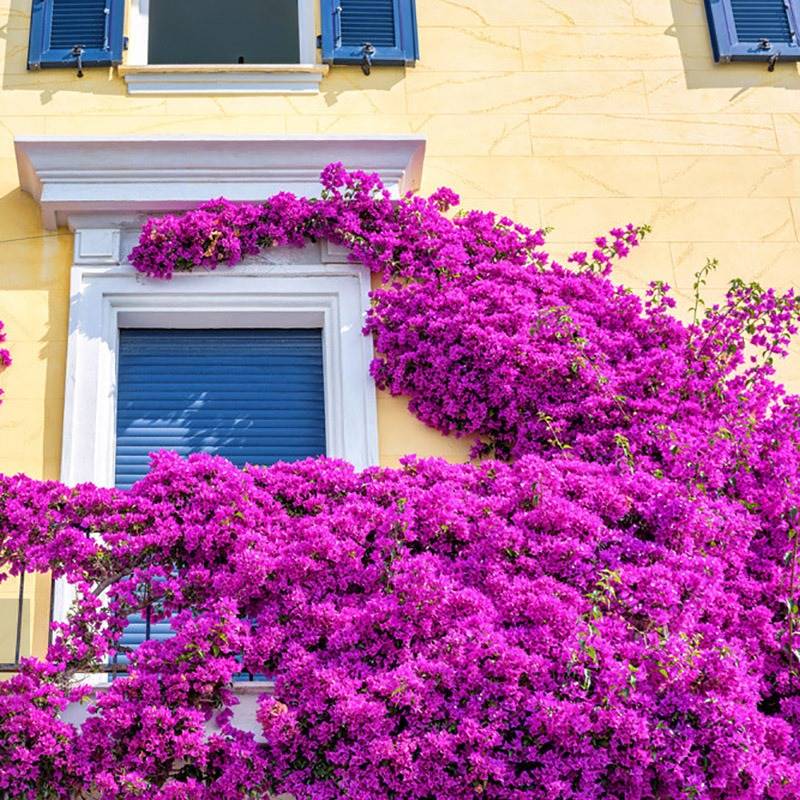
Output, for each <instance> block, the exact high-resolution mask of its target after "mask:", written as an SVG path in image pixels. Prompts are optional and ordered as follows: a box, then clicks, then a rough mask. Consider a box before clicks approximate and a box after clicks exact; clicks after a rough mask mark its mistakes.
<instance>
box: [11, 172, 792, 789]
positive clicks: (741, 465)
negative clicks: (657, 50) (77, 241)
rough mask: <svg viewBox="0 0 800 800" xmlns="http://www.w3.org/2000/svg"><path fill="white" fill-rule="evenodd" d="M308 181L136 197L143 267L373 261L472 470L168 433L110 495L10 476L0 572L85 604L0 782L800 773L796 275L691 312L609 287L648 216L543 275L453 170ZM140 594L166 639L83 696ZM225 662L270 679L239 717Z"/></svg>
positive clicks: (489, 781) (63, 626) (544, 258)
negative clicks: (181, 209) (253, 198)
mask: <svg viewBox="0 0 800 800" xmlns="http://www.w3.org/2000/svg"><path fill="white" fill-rule="evenodd" d="M322 181H323V194H322V197H321V198H320V199H315V200H309V199H303V198H297V197H294V196H292V195H288V194H282V195H277V196H275V197H273V198H270V199H269V200H267V201H265V202H264V203H263V204H260V205H252V204H245V205H242V204H233V203H229V202H226V201H224V200H215V201H212V202H210V203H207V204H205V205H204V206H202V207H200V208H199V209H197V210H196V211H193V212H190V213H188V214H185V215H181V216H168V217H162V218H158V219H153V220H151V221H150V222H148V223H147V224H146V225H145V227H144V229H143V232H142V238H141V240H140V243H139V245H138V246H137V247H136V248H135V250H134V251H133V253H132V255H131V261H132V263H133V264H134V266H135V267H136V268H137V269H138V270H140V271H141V272H143V273H145V274H147V275H149V276H151V277H153V278H169V277H170V276H171V275H172V274H173V273H174V272H175V271H185V270H192V269H215V268H219V267H222V266H223V265H233V264H235V263H236V262H238V261H240V260H242V259H244V258H246V257H247V256H250V255H255V254H256V253H258V252H259V251H260V250H261V249H263V248H266V247H274V246H303V245H304V244H305V243H306V242H308V241H310V240H314V239H320V238H326V239H329V240H331V241H333V242H335V243H337V244H340V245H344V246H345V247H348V248H349V249H350V251H351V253H352V257H353V259H354V260H355V261H357V262H359V263H362V264H364V265H365V266H366V267H367V268H368V269H370V270H371V271H373V272H375V273H377V274H378V275H380V276H381V277H382V279H383V283H382V287H381V288H380V289H377V290H375V291H374V292H373V295H372V300H373V302H372V307H371V310H370V312H369V315H368V318H367V320H366V322H365V333H366V334H368V335H371V336H373V338H374V341H375V345H376V352H377V356H376V359H375V361H374V363H373V365H372V374H373V376H374V378H375V380H376V382H377V384H378V386H379V387H381V388H382V389H385V390H387V391H390V392H392V393H394V394H397V395H405V396H407V397H408V398H409V407H410V410H411V412H412V413H413V414H415V415H416V416H417V417H418V418H419V419H421V420H422V421H424V422H425V423H426V424H428V425H430V426H432V427H433V428H435V429H437V430H439V431H441V432H442V433H445V434H452V435H456V436H465V437H469V438H470V440H471V441H472V442H473V443H474V447H473V455H474V456H475V460H474V461H473V462H472V463H470V464H461V465H454V464H448V463H445V462H444V461H442V460H439V459H427V460H424V459H417V458H415V457H413V456H409V457H407V458H406V459H404V461H403V463H402V466H401V467H399V468H397V469H381V468H372V469H368V470H366V471H364V472H361V473H357V472H355V471H354V470H353V468H352V467H351V466H349V465H347V464H345V463H342V462H340V461H335V460H331V459H326V458H319V459H313V460H308V461H303V462H300V463H295V464H278V465H275V466H273V467H269V468H265V467H259V466H255V465H254V466H250V467H247V468H245V469H243V470H240V469H237V468H235V467H234V466H232V465H231V464H230V463H229V462H227V461H224V460H223V459H220V458H215V457H212V456H208V455H194V456H190V457H189V458H188V459H181V458H179V457H178V456H176V455H175V454H173V453H169V452H161V453H158V454H154V456H153V463H152V468H151V471H150V473H149V474H148V475H147V476H146V477H145V478H144V479H143V480H142V481H140V482H139V483H138V484H136V485H135V486H134V487H133V489H131V490H130V491H127V492H126V491H121V490H116V489H105V488H98V487H95V486H91V485H81V486H77V487H67V486H64V485H62V484H60V483H57V482H41V481H35V480H32V479H30V478H27V477H24V476H16V477H0V562H3V563H5V564H6V565H7V567H6V572H7V574H17V573H19V572H21V571H28V572H45V571H52V572H53V574H54V575H55V576H56V577H59V578H61V577H65V578H67V579H68V580H69V581H70V582H71V583H72V584H73V585H74V587H75V589H76V593H77V599H76V601H75V604H74V606H73V610H72V613H71V616H70V618H69V619H68V621H66V622H63V623H59V624H57V625H56V626H55V630H54V635H53V642H52V645H51V647H50V649H49V652H48V654H47V657H46V658H45V659H42V660H36V659H28V660H26V661H25V662H24V664H23V666H22V668H21V671H20V674H19V675H17V676H15V677H13V678H11V679H10V680H8V681H6V682H4V683H0V794H3V793H4V796H7V797H9V798H45V797H48V798H52V797H56V798H58V797H61V798H70V797H79V798H81V797H97V798H101V800H106V799H108V800H110V799H111V798H115V800H116V799H118V798H122V799H123V800H133V798H147V799H148V800H189V798H192V800H194V798H197V799H198V800H212V798H214V800H216V799H217V798H222V800H239V798H242V799H244V798H252V797H258V798H274V797H276V796H279V795H281V794H282V793H290V794H292V795H294V796H295V797H296V798H298V800H339V799H340V798H341V799H342V800H344V799H345V798H347V799H348V800H388V799H389V798H391V800H462V798H463V799H464V800H466V798H487V800H680V799H681V798H702V799H703V800H796V798H798V797H800V674H798V666H799V663H798V653H799V652H800V644H799V642H798V629H799V628H800V619H799V618H798V617H800V612H799V610H798V601H797V595H798V590H797V582H798V580H797V578H796V573H797V565H796V562H797V539H798V537H797V535H796V528H797V525H798V517H799V516H800V514H799V513H798V508H800V502H798V496H797V495H798V488H800V481H799V480H798V475H799V474H800V433H799V432H798V424H797V420H798V412H800V400H798V398H797V397H795V396H792V395H788V394H787V393H786V392H785V391H784V389H783V388H782V387H781V386H780V384H778V383H777V382H776V381H775V379H774V362H775V360H776V359H778V358H780V357H782V356H785V355H786V353H787V349H788V347H789V343H790V340H791V338H792V336H793V335H794V334H795V333H796V329H797V320H798V304H797V302H796V299H795V297H794V296H793V294H792V293H788V294H785V295H780V294H778V293H776V292H774V291H771V290H763V289H761V287H759V286H757V285H755V284H745V283H742V282H738V281H737V282H734V284H733V285H732V286H731V288H730V290H729V292H728V293H727V295H726V296H725V297H724V299H723V300H721V302H720V303H719V304H718V305H713V306H711V307H709V308H707V309H704V308H703V306H702V302H701V299H700V297H699V296H698V298H697V300H696V303H697V305H696V308H695V312H696V313H695V321H694V323H693V324H691V325H685V324H683V323H681V322H680V321H678V320H677V319H676V318H675V317H674V316H673V315H672V313H671V308H672V306H673V305H674V302H673V300H672V299H671V297H670V295H669V288H668V287H667V286H666V285H664V284H653V285H652V286H651V287H650V289H649V291H648V293H647V296H646V297H645V298H644V299H640V298H639V297H637V296H636V295H634V294H633V293H631V292H629V291H627V290H625V289H624V288H622V287H620V286H618V285H616V284H615V283H614V282H613V281H612V279H611V264H612V262H613V260H614V259H616V258H619V257H624V256H625V255H627V254H628V251H629V250H630V248H632V247H635V246H637V245H638V243H639V241H640V238H641V235H642V233H644V231H643V230H642V229H637V228H635V227H633V226H628V227H626V228H620V229H614V230H612V231H611V232H610V233H609V234H608V235H607V236H604V237H599V238H598V239H597V240H595V242H594V244H593V246H592V247H591V248H589V250H587V251H586V252H578V253H575V254H574V255H573V256H571V257H570V258H569V259H568V260H567V263H566V265H561V264H558V263H556V262H554V261H553V260H552V259H551V258H550V257H549V256H548V255H547V254H546V253H545V252H544V250H543V246H544V240H545V236H544V233H543V232H541V231H539V232H534V231H530V230H528V229H526V228H524V227H523V226H520V225H517V224H515V223H514V222H512V221H511V220H509V219H506V218H503V217H498V216H496V215H494V214H487V213H479V212H470V213H466V214H450V213H449V210H450V209H451V208H452V207H453V206H454V205H455V204H456V203H457V198H456V197H455V196H454V195H453V193H452V192H450V191H449V190H441V191H439V192H437V193H436V194H434V195H433V196H432V197H430V198H427V199H424V198H419V197H407V198H404V199H402V200H400V201H395V200H392V199H391V198H389V197H388V195H387V194H386V193H385V191H384V190H383V187H382V186H381V185H380V183H379V182H378V180H377V178H375V177H374V176H369V175H363V174H361V173H348V172H346V171H344V170H343V169H342V168H341V166H340V165H332V166H331V167H329V168H328V169H326V171H325V173H324V174H323V178H322ZM590 251H593V252H590ZM703 278H704V272H703V271H701V273H700V274H699V276H698V288H699V287H700V285H701V284H702V282H703ZM145 606H149V607H150V608H151V609H152V610H153V613H154V614H155V616H156V618H166V617H171V618H172V626H173V628H174V630H175V632H176V633H175V636H174V637H172V638H170V639H167V640H164V641H152V642H148V643H145V644H144V645H142V646H141V647H140V648H139V649H138V650H136V652H135V653H133V654H132V655H131V662H132V663H131V667H130V669H129V672H128V673H127V674H126V675H125V676H121V677H118V678H117V679H116V680H114V681H113V682H112V683H111V684H110V685H109V687H108V688H107V689H106V690H105V691H102V692H94V693H91V692H90V691H89V689H88V688H87V687H85V686H82V685H81V681H80V676H81V675H82V674H83V673H86V672H91V671H92V670H93V669H96V668H97V665H98V664H101V663H103V662H104V660H106V659H107V658H108V656H109V655H110V654H113V653H114V652H118V651H119V648H120V646H119V644H118V640H119V637H120V634H121V632H122V630H123V628H124V625H125V621H126V618H127V615H129V614H131V613H135V612H138V611H141V610H142V609H143V608H144V607H145ZM242 668H244V669H246V670H248V671H249V672H251V673H253V674H255V675H260V676H268V677H269V678H271V679H272V680H273V681H274V686H273V687H272V688H271V689H269V690H268V691H267V690H265V691H264V693H263V694H262V695H261V697H260V698H259V700H258V710H257V715H256V717H257V733H250V732H245V731H243V730H241V729H240V728H239V727H237V724H236V721H235V710H236V702H237V700H236V695H235V693H234V692H233V691H232V689H231V685H232V679H233V677H234V675H235V674H236V673H237V672H239V671H240V670H241V669H242ZM82 698H84V699H85V702H86V703H87V704H88V718H87V721H86V722H85V723H83V725H82V726H76V725H72V724H70V723H68V722H66V721H65V720H64V718H62V716H61V713H62V710H63V709H64V708H65V707H66V706H67V705H68V704H69V703H71V702H72V703H74V702H78V701H80V700H81V699H82Z"/></svg>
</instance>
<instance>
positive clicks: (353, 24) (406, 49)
mask: <svg viewBox="0 0 800 800" xmlns="http://www.w3.org/2000/svg"><path fill="white" fill-rule="evenodd" d="M321 13H322V60H323V61H325V62H327V63H330V64H361V63H362V62H363V59H364V48H365V46H367V45H371V47H372V48H373V49H374V52H372V53H371V55H370V60H371V63H372V64H373V65H375V66H382V65H384V66H391V65H397V64H413V63H414V62H415V61H416V60H417V59H418V58H419V43H418V38H417V15H416V7H415V4H414V0H322V1H321Z"/></svg>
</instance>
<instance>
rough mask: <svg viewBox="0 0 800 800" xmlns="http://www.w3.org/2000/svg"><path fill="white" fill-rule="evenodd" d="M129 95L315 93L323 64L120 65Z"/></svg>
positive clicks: (325, 73)
mask: <svg viewBox="0 0 800 800" xmlns="http://www.w3.org/2000/svg"><path fill="white" fill-rule="evenodd" d="M118 69H119V74H120V75H121V76H122V77H123V78H124V79H125V83H126V84H127V85H128V93H129V94H316V93H317V92H318V91H319V84H320V81H321V80H322V78H323V76H325V75H327V73H328V67H327V65H325V64H199V65H186V64H145V65H130V64H128V65H121V66H120V67H119V68H118Z"/></svg>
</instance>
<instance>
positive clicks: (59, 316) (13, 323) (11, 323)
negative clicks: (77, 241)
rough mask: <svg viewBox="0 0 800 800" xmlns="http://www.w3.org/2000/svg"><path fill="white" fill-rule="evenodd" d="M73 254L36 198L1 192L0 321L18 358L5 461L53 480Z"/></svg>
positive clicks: (6, 409)
mask: <svg viewBox="0 0 800 800" xmlns="http://www.w3.org/2000/svg"><path fill="white" fill-rule="evenodd" d="M71 255H72V234H71V233H70V232H68V231H64V230H62V231H58V232H55V231H52V232H51V231H43V230H42V228H41V225H40V216H39V208H38V206H37V205H36V203H35V202H34V200H33V199H32V198H31V197H29V196H28V195H27V194H24V193H23V192H22V190H21V189H15V190H14V191H12V192H9V193H7V194H6V195H4V196H2V197H0V295H1V297H0V318H2V319H3V321H4V322H5V325H6V332H7V333H8V342H7V346H8V349H9V350H10V351H11V356H12V358H13V359H14V363H13V365H12V367H11V368H10V369H8V370H6V371H5V372H4V373H3V376H2V385H3V388H4V390H5V394H4V395H3V404H2V406H0V442H2V441H4V445H3V446H0V461H3V462H4V463H6V464H8V465H9V466H10V467H13V471H18V470H20V469H22V468H23V467H24V468H25V470H26V471H30V472H31V474H32V475H33V476H34V477H39V476H41V477H44V478H48V479H58V477H59V475H60V461H61V427H62V417H63V407H64V376H65V359H66V346H67V317H68V297H69V265H70V262H71ZM37 406H38V407H39V408H38V409H37ZM4 431H8V433H9V434H10V435H5V436H4V433H3V432H4ZM39 442H40V443H41V444H40V447H41V451H40V452H39V453H36V452H33V450H32V449H31V448H32V446H33V445H34V443H39ZM17 464H18V465H19V466H16V465H17ZM0 471H2V469H0ZM37 473H38V474H37Z"/></svg>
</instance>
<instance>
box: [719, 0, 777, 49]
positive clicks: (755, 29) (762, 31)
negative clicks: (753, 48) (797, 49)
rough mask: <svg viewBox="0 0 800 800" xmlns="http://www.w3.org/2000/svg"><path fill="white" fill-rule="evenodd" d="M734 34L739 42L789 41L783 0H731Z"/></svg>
mask: <svg viewBox="0 0 800 800" xmlns="http://www.w3.org/2000/svg"><path fill="white" fill-rule="evenodd" d="M731 8H732V10H733V19H734V23H735V25H736V34H737V37H738V39H739V41H740V42H758V41H759V40H761V39H768V40H769V41H770V42H772V43H773V44H774V43H778V42H783V43H789V42H791V41H792V33H791V27H790V25H789V17H788V14H787V9H786V6H785V5H784V3H783V0H731Z"/></svg>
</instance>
